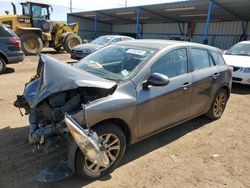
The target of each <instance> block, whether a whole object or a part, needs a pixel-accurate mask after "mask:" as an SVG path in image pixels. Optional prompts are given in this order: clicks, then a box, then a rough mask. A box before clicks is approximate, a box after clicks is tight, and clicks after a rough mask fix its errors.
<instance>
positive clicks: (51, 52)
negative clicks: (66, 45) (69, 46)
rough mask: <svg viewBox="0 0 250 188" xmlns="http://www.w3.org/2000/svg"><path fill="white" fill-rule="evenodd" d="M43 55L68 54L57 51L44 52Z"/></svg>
mask: <svg viewBox="0 0 250 188" xmlns="http://www.w3.org/2000/svg"><path fill="white" fill-rule="evenodd" d="M42 53H43V54H53V55H54V54H67V52H65V51H56V50H43V51H42Z"/></svg>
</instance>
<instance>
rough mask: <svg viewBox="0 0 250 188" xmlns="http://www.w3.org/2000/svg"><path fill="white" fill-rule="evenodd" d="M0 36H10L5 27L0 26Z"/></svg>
mask: <svg viewBox="0 0 250 188" xmlns="http://www.w3.org/2000/svg"><path fill="white" fill-rule="evenodd" d="M0 37H12V35H11V34H10V32H9V29H8V28H7V27H5V26H0Z"/></svg>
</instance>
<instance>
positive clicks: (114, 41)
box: [110, 38, 121, 44]
mask: <svg viewBox="0 0 250 188" xmlns="http://www.w3.org/2000/svg"><path fill="white" fill-rule="evenodd" d="M120 41H121V38H115V39H113V40H112V41H111V42H110V43H111V44H114V43H116V42H120Z"/></svg>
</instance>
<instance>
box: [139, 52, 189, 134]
mask: <svg viewBox="0 0 250 188" xmlns="http://www.w3.org/2000/svg"><path fill="white" fill-rule="evenodd" d="M150 72H151V73H156V72H157V73H161V74H164V75H166V76H168V77H169V78H170V82H169V84H168V85H166V86H160V87H153V86H152V87H150V88H148V89H143V88H141V89H138V94H137V97H138V100H137V101H138V136H139V137H140V138H141V137H144V136H147V135H149V134H152V133H153V132H156V131H158V130H160V129H163V128H165V127H167V126H171V125H172V124H174V123H177V122H180V121H183V120H184V119H186V118H187V117H188V114H189V107H190V99H191V94H192V82H193V76H192V73H189V71H188V56H187V50H186V49H185V48H181V49H176V50H173V51H170V52H168V53H167V54H165V55H163V56H162V57H161V58H160V59H159V60H158V61H156V62H155V63H154V64H153V65H152V66H151V69H150Z"/></svg>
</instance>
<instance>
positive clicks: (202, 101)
mask: <svg viewBox="0 0 250 188" xmlns="http://www.w3.org/2000/svg"><path fill="white" fill-rule="evenodd" d="M190 55H191V62H192V68H193V78H194V81H193V94H192V99H191V110H190V115H191V116H195V115H198V114H201V113H204V112H206V110H207V109H208V108H209V105H210V102H211V98H212V95H213V93H214V90H216V89H217V88H214V86H217V85H219V84H216V83H217V82H218V80H219V79H220V72H219V69H218V68H217V67H216V66H215V64H214V61H213V59H212V57H211V55H210V52H209V51H208V50H207V49H202V48H190Z"/></svg>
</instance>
